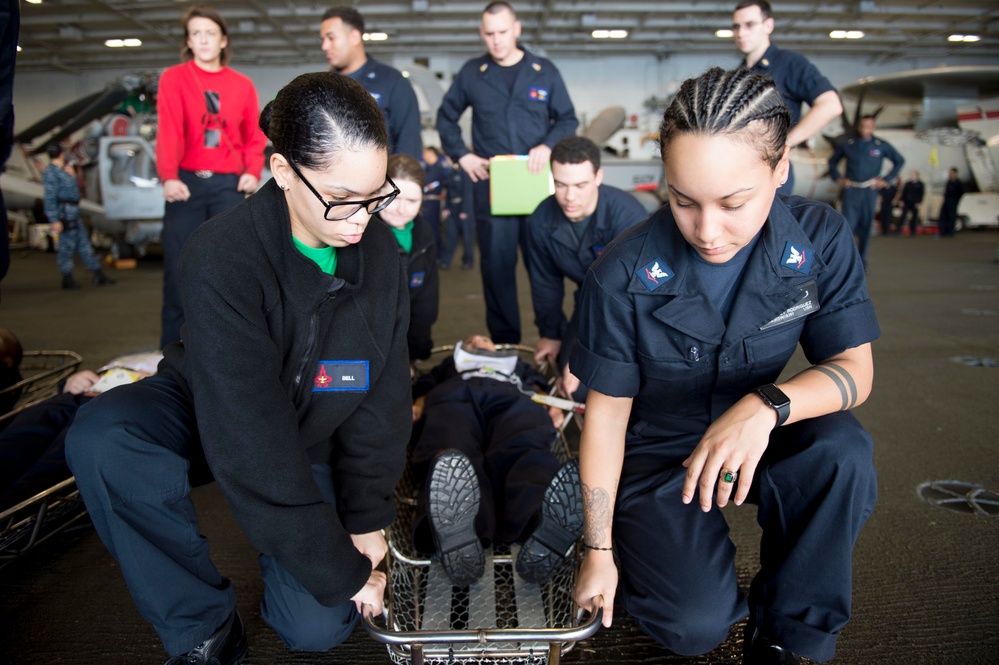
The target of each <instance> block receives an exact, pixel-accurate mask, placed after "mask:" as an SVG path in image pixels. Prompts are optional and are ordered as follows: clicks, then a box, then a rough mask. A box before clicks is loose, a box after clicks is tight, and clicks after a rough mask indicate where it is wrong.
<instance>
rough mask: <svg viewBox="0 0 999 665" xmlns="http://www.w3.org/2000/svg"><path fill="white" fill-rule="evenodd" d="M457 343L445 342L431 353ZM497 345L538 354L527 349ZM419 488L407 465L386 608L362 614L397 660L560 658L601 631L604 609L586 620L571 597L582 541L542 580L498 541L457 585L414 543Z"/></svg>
mask: <svg viewBox="0 0 999 665" xmlns="http://www.w3.org/2000/svg"><path fill="white" fill-rule="evenodd" d="M453 348H454V347H440V348H438V349H435V350H434V353H435V354H438V353H443V352H447V351H451V350H453ZM498 348H501V349H511V348H512V349H516V350H517V351H518V352H519V353H521V354H522V355H524V356H527V354H530V356H531V357H533V349H531V348H530V347H525V346H519V345H518V346H511V345H503V346H500V347H498ZM570 404H571V403H570ZM578 407H579V405H575V408H576V413H580V409H579V408H578ZM569 413H572V411H571V409H570V410H569ZM570 421H571V418H566V422H565V423H564V424H563V427H562V429H560V430H559V432H558V436H557V437H556V438H555V440H554V442H553V449H554V452H555V455H556V457H557V458H558V459H559V461H560V462H563V463H564V462H565V461H567V460H568V459H569V457H570V450H569V446H568V443H567V440H566V437H565V426H566V425H567V424H568V423H569V422H570ZM418 491H420V490H419V484H418V483H416V482H415V479H414V478H413V477H412V475H411V474H410V472H409V469H407V470H406V473H405V474H404V476H403V478H402V480H401V482H400V483H399V486H398V488H397V489H396V506H397V515H396V520H395V522H394V524H393V525H392V526H391V528H390V529H388V533H387V540H388V543H389V553H388V555H387V556H386V563H387V573H388V588H387V591H386V599H385V613H384V616H383V617H380V618H378V619H375V618H373V617H371V616H365V617H364V627H365V629H366V630H367V631H368V633H369V634H370V635H371V636H372V637H374V638H375V639H376V640H378V641H379V642H382V643H383V644H385V645H386V647H387V649H388V653H389V656H390V658H391V659H392V661H393V662H395V663H398V664H400V665H410V664H411V665H424V664H428V665H430V664H433V665H443V664H450V663H455V664H461V665H466V664H467V665H477V664H480V663H482V664H485V663H492V664H496V663H510V664H513V663H527V664H531V665H534V664H542V663H552V664H557V663H559V662H560V659H561V656H562V655H563V654H564V653H566V652H568V651H569V650H570V649H572V647H573V646H574V644H575V642H576V641H578V640H581V639H585V638H587V637H590V636H591V635H593V634H594V633H595V632H596V631H597V629H598V628H599V627H600V621H601V617H602V611H601V610H598V611H597V612H595V613H593V614H592V615H590V616H589V617H587V618H586V619H585V621H584V617H583V614H582V612H580V611H579V610H578V609H577V607H576V605H575V602H574V601H573V599H572V588H573V585H574V583H575V579H576V571H577V569H578V563H579V560H580V557H581V553H580V551H579V549H578V547H577V548H574V549H573V551H572V553H571V555H570V556H568V557H566V559H565V560H564V561H563V562H562V564H561V565H560V566H559V567H558V568H557V569H556V571H555V573H554V574H553V575H552V577H551V578H550V579H549V580H548V581H547V582H546V583H544V584H540V585H539V584H535V583H531V582H528V581H526V580H524V579H522V578H521V577H520V575H518V574H517V573H516V571H515V569H514V562H515V561H516V558H517V553H518V551H519V546H518V545H509V546H507V545H494V546H493V547H491V548H489V549H487V550H486V566H485V572H484V573H483V575H482V577H481V578H480V579H479V580H477V581H476V582H474V583H473V584H472V585H470V586H468V587H458V586H454V585H453V584H452V583H451V581H450V579H448V576H447V574H446V573H445V572H444V568H443V567H442V566H441V564H440V562H439V561H437V560H436V558H432V559H431V558H426V557H424V556H422V555H421V554H420V553H418V552H417V551H416V550H415V548H414V547H413V544H412V539H411V533H412V532H411V525H412V522H413V518H414V515H415V512H416V502H417V499H416V497H417V492H418Z"/></svg>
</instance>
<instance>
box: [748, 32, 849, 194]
mask: <svg viewBox="0 0 999 665" xmlns="http://www.w3.org/2000/svg"><path fill="white" fill-rule="evenodd" d="M750 69H751V70H752V71H754V72H756V73H757V74H766V75H767V76H769V77H771V78H772V79H773V80H774V83H776V84H777V89H778V90H780V94H781V97H783V98H784V104H785V105H786V106H787V110H788V111H790V112H791V127H794V126H795V125H797V124H798V121H799V120H801V104H802V103H807V104H808V105H809V106H811V105H812V104H813V103H815V100H816V99H817V98H818V96H819V95H821V94H823V93H826V92H829V91H830V90H836V88H835V87H834V86H833V84H832V83H830V82H829V79H827V78H826V77H825V76H823V75H822V73H821V72H820V71H819V70H818V68H817V67H816V66H815V65H813V64H812V63H811V61H809V59H808V58H806V57H805V56H803V55H801V54H800V53H798V52H796V51H786V50H784V49H781V48H777V46H775V45H774V44H770V47H769V48H768V49H767V50H766V52H765V53H764V54H763V57H762V58H760V59H759V60H758V61H757V62H756V64H755V65H753V66H752V67H750ZM793 190H794V169H793V168H791V169H788V172H787V181H786V182H785V183H784V184H783V185H781V188H780V189H779V190H777V191H778V193H780V194H783V195H785V196H789V195H790V194H791V192H792V191H793Z"/></svg>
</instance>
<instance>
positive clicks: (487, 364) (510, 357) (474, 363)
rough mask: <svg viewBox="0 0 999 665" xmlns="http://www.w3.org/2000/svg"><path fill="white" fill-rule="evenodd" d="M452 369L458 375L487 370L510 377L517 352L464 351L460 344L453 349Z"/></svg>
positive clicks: (515, 362)
mask: <svg viewBox="0 0 999 665" xmlns="http://www.w3.org/2000/svg"><path fill="white" fill-rule="evenodd" d="M454 368H455V369H456V370H458V372H459V373H462V374H463V373H465V372H472V371H475V370H481V369H489V370H492V371H494V372H499V373H500V374H506V375H510V374H513V373H514V371H515V370H516V369H517V352H516V351H515V350H513V349H510V350H503V351H486V350H485V349H472V350H471V351H469V350H466V349H465V345H464V343H462V342H458V344H457V345H455V347H454Z"/></svg>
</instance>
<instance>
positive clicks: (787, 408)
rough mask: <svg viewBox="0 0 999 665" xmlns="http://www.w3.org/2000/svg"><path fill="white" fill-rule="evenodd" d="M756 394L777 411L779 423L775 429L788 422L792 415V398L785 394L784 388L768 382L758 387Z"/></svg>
mask: <svg viewBox="0 0 999 665" xmlns="http://www.w3.org/2000/svg"><path fill="white" fill-rule="evenodd" d="M756 394H757V395H759V396H760V399H762V400H763V403H764V404H766V405H767V406H769V407H770V408H771V409H773V410H774V411H776V412H777V424H776V425H774V429H776V428H778V427H780V426H781V425H783V424H784V423H786V422H787V419H788V418H789V417H790V416H791V400H790V399H789V398H788V396H787V395H785V394H784V391H783V390H781V389H780V388H778V387H777V386H775V385H774V384H772V383H768V384H767V385H764V386H760V387H759V388H757V389H756Z"/></svg>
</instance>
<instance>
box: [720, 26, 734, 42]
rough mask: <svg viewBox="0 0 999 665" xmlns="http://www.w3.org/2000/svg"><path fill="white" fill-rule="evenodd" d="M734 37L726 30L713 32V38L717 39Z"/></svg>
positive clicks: (732, 33)
mask: <svg viewBox="0 0 999 665" xmlns="http://www.w3.org/2000/svg"><path fill="white" fill-rule="evenodd" d="M734 36H735V33H734V32H732V31H731V30H729V29H728V28H722V29H721V30H715V37H718V38H719V39H731V38H732V37H734Z"/></svg>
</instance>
